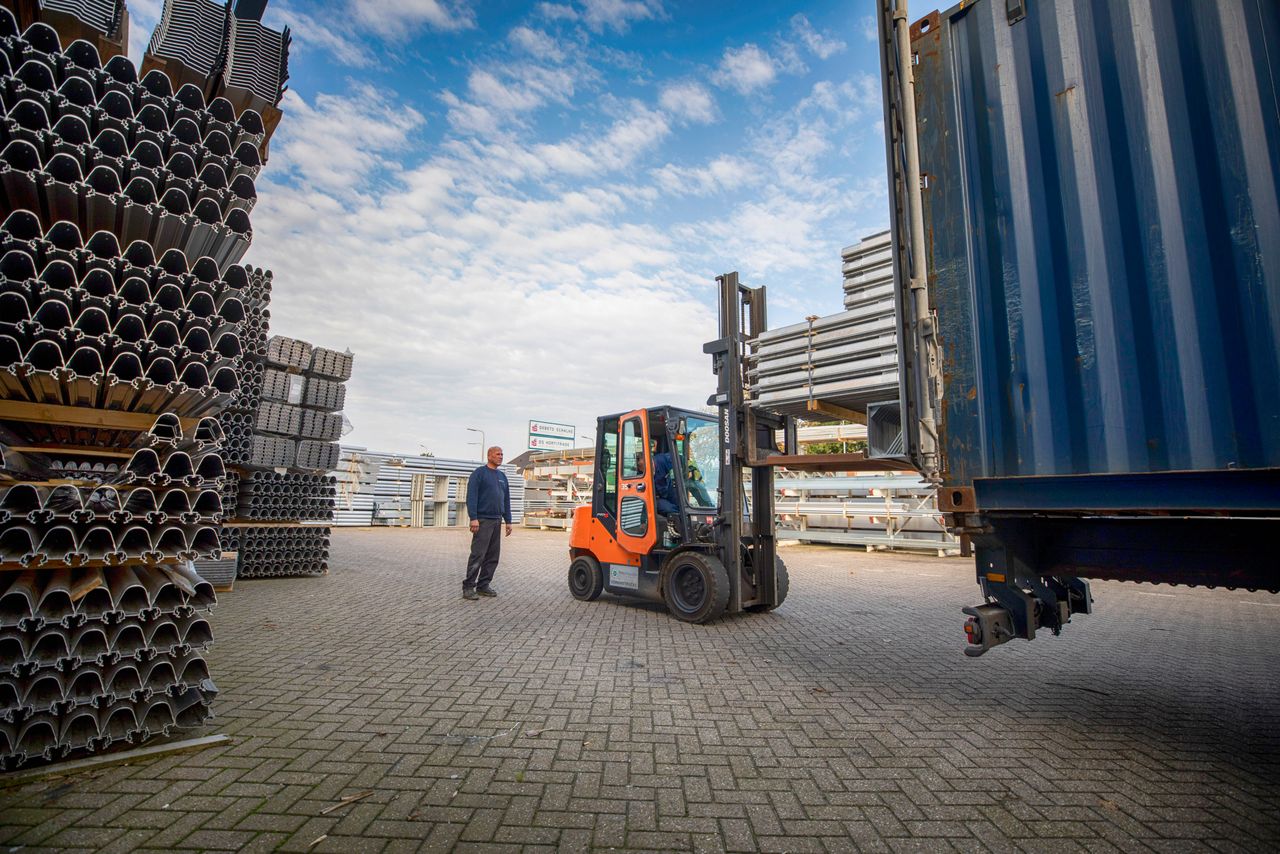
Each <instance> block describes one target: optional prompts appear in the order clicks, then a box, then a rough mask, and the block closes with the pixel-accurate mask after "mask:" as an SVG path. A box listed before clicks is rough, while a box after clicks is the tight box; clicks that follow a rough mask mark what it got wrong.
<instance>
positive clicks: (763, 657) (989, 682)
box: [0, 529, 1280, 852]
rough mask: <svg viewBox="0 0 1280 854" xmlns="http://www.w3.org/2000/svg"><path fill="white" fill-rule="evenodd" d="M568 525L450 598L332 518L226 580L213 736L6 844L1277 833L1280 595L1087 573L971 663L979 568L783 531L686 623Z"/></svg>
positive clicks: (959, 844) (23, 803) (634, 846)
mask: <svg viewBox="0 0 1280 854" xmlns="http://www.w3.org/2000/svg"><path fill="white" fill-rule="evenodd" d="M566 542H567V541H566V538H565V536H564V535H563V534H561V533H552V532H540V531H524V530H518V531H517V532H516V534H515V535H514V536H512V537H511V538H510V539H508V540H506V541H505V542H504V555H503V562H502V565H501V566H500V568H499V570H498V575H497V579H496V581H495V586H497V587H498V588H499V589H500V592H501V595H500V596H499V598H497V599H481V600H479V601H476V602H468V601H464V600H463V599H462V598H461V597H460V593H461V579H462V572H463V562H464V559H465V555H466V551H467V546H468V536H467V534H466V533H465V532H458V531H434V530H431V531H410V530H385V529H384V530H368V529H336V530H335V531H334V535H333V562H332V564H331V570H330V574H329V575H328V576H327V577H324V578H318V579H267V580H260V581H241V582H239V583H237V585H236V590H235V592H233V593H230V594H225V595H223V596H220V597H219V607H218V609H217V610H216V611H215V612H214V614H213V619H214V636H215V637H216V638H217V643H216V644H215V646H214V647H213V649H212V651H211V655H210V657H209V664H210V670H211V671H212V672H213V674H214V677H215V679H216V680H217V682H218V685H219V687H220V689H221V693H220V694H219V696H218V701H217V705H216V707H215V708H216V710H217V712H218V715H219V716H218V718H216V719H215V720H214V722H213V725H212V726H210V727H208V728H206V730H205V732H206V733H214V732H222V733H226V734H228V735H230V736H231V737H232V738H233V743H232V744H231V745H229V746H223V747H217V748H212V749H207V750H204V751H202V752H199V753H194V754H185V755H173V756H167V757H162V758H157V759H150V760H145V761H141V762H138V763H136V764H132V765H128V766H122V767H111V768H105V769H98V770H96V771H93V772H85V773H79V774H76V775H72V776H69V777H63V778H56V779H50V780H42V781H37V782H30V783H26V784H23V785H20V786H16V787H10V788H8V789H3V790H0V845H3V846H4V847H5V848H6V849H9V848H12V847H14V846H25V849H24V850H26V851H31V850H40V849H60V850H71V849H86V850H89V849H92V850H100V851H108V852H111V851H127V850H133V849H153V850H172V849H183V848H185V849H205V850H220V849H227V850H231V849H242V850H249V851H255V850H269V849H280V850H285V851H306V850H312V851H317V852H321V851H400V850H424V851H446V850H457V851H476V852H482V851H495V852H498V851H515V850H530V851H535V850H548V851H549V850H556V849H559V850H562V851H580V850H588V849H596V850H612V849H617V850H623V849H626V850H635V851H640V850H647V851H683V850H696V851H788V852H805V851H858V850H862V851H903V850H913V851H931V852H932V851H946V850H952V849H956V850H962V851H986V850H991V851H1016V850H1027V851H1117V850H1118V851H1149V850H1154V851H1184V850H1208V851H1264V850H1269V849H1270V850H1274V849H1275V848H1276V847H1277V846H1280V678H1278V677H1280V668H1278V667H1277V655H1276V650H1277V648H1280V597H1273V596H1270V595H1269V594H1249V593H1245V592H1227V591H1213V592H1211V591H1203V590H1187V589H1180V588H1171V587H1153V586H1150V585H1142V586H1139V585H1133V584H1129V585H1122V584H1118V583H1099V584H1097V585H1095V594H1096V598H1097V613H1095V614H1094V615H1092V616H1089V617H1081V618H1077V619H1076V621H1075V622H1074V623H1073V624H1072V625H1071V626H1069V627H1068V631H1067V632H1065V633H1064V634H1063V635H1062V636H1061V637H1058V638H1054V637H1045V638H1043V639H1040V640H1038V641H1036V642H1035V643H1031V644H1027V643H1021V642H1015V643H1011V644H1007V645H1005V646H1003V647H1001V648H999V649H996V650H994V651H993V652H991V653H990V654H988V655H987V656H985V657H984V658H981V659H976V660H971V659H967V658H965V657H964V656H963V655H962V654H961V648H962V631H961V616H960V613H959V609H960V607H961V606H962V605H966V604H971V603H972V602H973V601H974V600H975V598H976V597H975V592H976V587H975V585H974V583H973V573H972V569H971V564H970V562H969V561H967V560H963V559H955V558H953V559H936V558H920V557H913V556H899V555H884V554H876V555H868V554H863V553H858V552H853V551H849V550H838V549H834V548H823V547H811V546H800V547H794V548H789V549H786V550H785V552H784V554H785V555H786V559H787V562H788V564H789V566H790V567H791V573H792V585H791V598H790V599H789V600H788V601H787V603H786V605H785V606H784V607H783V608H782V609H780V610H779V611H777V612H776V613H774V614H769V615H755V616H746V617H737V618H730V619H726V620H723V621H721V622H718V623H715V624H713V625H710V626H689V625H685V624H683V623H679V622H676V621H675V620H673V619H671V618H669V617H668V616H666V614H665V613H664V612H662V611H661V610H660V609H658V608H656V607H651V606H647V605H641V604H632V603H624V602H622V601H620V600H616V599H610V598H609V597H607V596H606V597H604V598H603V599H601V600H600V601H598V602H594V603H578V602H575V601H573V600H572V599H571V598H570V597H569V595H568V592H567V590H566V586H565V572H566V569H567V566H566V564H567V559H566V548H567V547H566ZM366 790H371V791H372V794H370V795H368V796H367V797H365V798H363V799H360V800H356V801H354V802H352V803H350V804H348V805H346V806H342V807H340V808H338V809H335V810H333V811H331V812H329V813H328V814H322V811H324V810H325V809H326V808H328V807H331V806H333V805H334V804H336V803H338V802H339V801H340V799H342V798H343V797H346V796H350V795H353V794H358V793H361V792H364V791H366ZM317 840H319V841H318V842H317Z"/></svg>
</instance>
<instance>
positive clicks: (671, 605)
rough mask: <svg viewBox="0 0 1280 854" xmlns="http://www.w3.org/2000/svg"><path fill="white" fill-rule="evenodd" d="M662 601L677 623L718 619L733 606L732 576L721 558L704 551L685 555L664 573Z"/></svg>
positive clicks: (678, 555) (672, 561)
mask: <svg viewBox="0 0 1280 854" xmlns="http://www.w3.org/2000/svg"><path fill="white" fill-rule="evenodd" d="M662 598H663V599H664V600H665V601H666V603H667V610H668V611H670V612H671V615H672V616H674V617H675V618H676V619H677V620H682V621H684V622H686V623H705V622H707V621H709V620H714V619H715V618H716V617H719V616H720V615H721V614H723V613H724V609H725V606H726V605H728V604H729V573H728V572H727V571H726V570H725V568H724V564H723V563H721V562H720V559H719V558H715V557H712V556H711V555H708V554H703V553H702V552H682V553H680V554H677V555H676V556H675V557H673V558H672V559H671V561H670V562H669V563H668V564H667V566H666V568H665V569H664V570H663V573H662Z"/></svg>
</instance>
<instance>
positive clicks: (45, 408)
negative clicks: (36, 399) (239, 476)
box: [0, 400, 200, 433]
mask: <svg viewBox="0 0 1280 854" xmlns="http://www.w3.org/2000/svg"><path fill="white" fill-rule="evenodd" d="M158 417H159V416H158V415H149V414H147V413H145V412H120V411H118V410H115V409H91V408H90V407H87V406H62V405H60V404H56V403H31V402H30V401H26V400H0V421H29V422H32V423H36V424H66V425H69V426H72V427H100V428H104V429H108V430H137V431H138V432H139V433H145V432H146V431H148V430H150V429H151V426H152V425H153V424H155V423H156V419H157V418H158ZM178 420H179V422H180V423H181V424H182V429H183V432H190V431H192V430H195V428H196V425H197V424H199V423H200V419H199V418H180V419H178Z"/></svg>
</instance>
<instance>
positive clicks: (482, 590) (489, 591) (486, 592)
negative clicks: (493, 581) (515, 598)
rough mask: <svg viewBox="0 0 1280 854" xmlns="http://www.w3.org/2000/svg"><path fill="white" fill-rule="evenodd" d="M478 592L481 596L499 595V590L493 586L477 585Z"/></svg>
mask: <svg viewBox="0 0 1280 854" xmlns="http://www.w3.org/2000/svg"><path fill="white" fill-rule="evenodd" d="M476 593H478V594H480V595H481V596H497V595H498V591H497V590H494V589H493V588H492V587H477V588H476Z"/></svg>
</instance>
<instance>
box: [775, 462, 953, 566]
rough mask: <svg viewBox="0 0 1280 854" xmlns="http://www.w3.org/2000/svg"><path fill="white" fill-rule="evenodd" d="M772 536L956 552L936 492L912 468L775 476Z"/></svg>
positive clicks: (940, 553) (807, 540) (873, 548)
mask: <svg viewBox="0 0 1280 854" xmlns="http://www.w3.org/2000/svg"><path fill="white" fill-rule="evenodd" d="M774 487H775V489H776V490H777V495H776V497H775V499H774V512H775V513H776V514H777V519H778V528H777V536H778V539H782V540H798V541H800V542H805V543H836V544H841V545H852V546H862V547H864V548H866V549H867V550H868V551H871V550H878V549H893V550H909V551H923V552H933V553H936V554H937V555H939V556H942V555H946V554H958V553H959V551H960V542H959V540H958V539H957V538H956V537H955V536H953V535H952V534H949V533H948V532H947V529H946V527H945V525H944V523H943V519H942V514H941V513H939V512H938V501H937V490H936V489H935V488H934V487H933V486H932V485H931V484H930V483H928V482H927V481H922V480H921V479H920V475H919V474H917V473H916V472H884V473H875V474H870V473H867V474H849V475H812V476H806V475H803V474H798V473H797V474H787V473H782V474H780V475H779V476H778V477H777V478H776V479H775V481H774Z"/></svg>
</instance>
